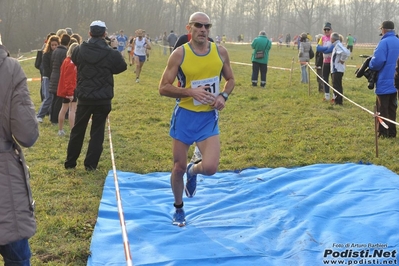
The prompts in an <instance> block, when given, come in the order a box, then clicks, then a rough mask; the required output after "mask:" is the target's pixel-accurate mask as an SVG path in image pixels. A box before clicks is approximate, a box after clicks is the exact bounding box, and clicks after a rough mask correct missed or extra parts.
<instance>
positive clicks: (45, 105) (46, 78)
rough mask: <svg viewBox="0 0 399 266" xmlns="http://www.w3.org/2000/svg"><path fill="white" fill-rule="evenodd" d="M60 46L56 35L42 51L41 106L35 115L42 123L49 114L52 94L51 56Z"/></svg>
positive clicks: (50, 38) (51, 37)
mask: <svg viewBox="0 0 399 266" xmlns="http://www.w3.org/2000/svg"><path fill="white" fill-rule="evenodd" d="M59 45H60V38H59V37H58V36H57V35H52V36H50V37H49V39H48V41H47V43H46V47H45V48H44V50H43V59H42V64H43V77H42V94H43V96H44V98H43V101H42V104H41V105H40V108H39V111H38V113H37V121H39V123H42V122H43V118H44V117H45V116H46V114H48V113H49V112H50V109H51V104H52V102H53V98H54V94H53V93H50V91H49V86H50V76H51V70H52V69H51V55H52V54H53V51H54V50H55V49H56V48H57V47H58V46H59Z"/></svg>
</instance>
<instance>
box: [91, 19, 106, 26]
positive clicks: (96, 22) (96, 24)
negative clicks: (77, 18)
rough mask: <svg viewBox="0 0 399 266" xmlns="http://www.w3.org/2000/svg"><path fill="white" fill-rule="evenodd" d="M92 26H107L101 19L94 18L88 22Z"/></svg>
mask: <svg viewBox="0 0 399 266" xmlns="http://www.w3.org/2000/svg"><path fill="white" fill-rule="evenodd" d="M92 26H98V27H101V28H107V26H105V22H103V21H101V20H95V21H93V22H92V23H91V24H90V27H92Z"/></svg>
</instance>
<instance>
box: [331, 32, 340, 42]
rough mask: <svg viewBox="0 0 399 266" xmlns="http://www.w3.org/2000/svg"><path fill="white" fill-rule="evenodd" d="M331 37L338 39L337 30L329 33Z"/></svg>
mask: <svg viewBox="0 0 399 266" xmlns="http://www.w3.org/2000/svg"><path fill="white" fill-rule="evenodd" d="M331 39H334V40H339V39H340V38H339V34H338V32H333V33H332V34H331Z"/></svg>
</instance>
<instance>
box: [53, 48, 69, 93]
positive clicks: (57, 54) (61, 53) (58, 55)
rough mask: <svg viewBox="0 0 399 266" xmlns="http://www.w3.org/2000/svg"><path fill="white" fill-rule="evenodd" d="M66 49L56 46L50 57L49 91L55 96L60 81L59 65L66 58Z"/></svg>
mask: <svg viewBox="0 0 399 266" xmlns="http://www.w3.org/2000/svg"><path fill="white" fill-rule="evenodd" d="M66 53H67V48H66V47H65V46H63V45H58V46H57V48H55V50H54V51H53V54H52V55H51V61H50V68H51V76H50V83H49V84H50V85H49V91H50V93H52V94H57V89H58V81H59V80H60V72H61V65H62V62H64V59H65V57H66Z"/></svg>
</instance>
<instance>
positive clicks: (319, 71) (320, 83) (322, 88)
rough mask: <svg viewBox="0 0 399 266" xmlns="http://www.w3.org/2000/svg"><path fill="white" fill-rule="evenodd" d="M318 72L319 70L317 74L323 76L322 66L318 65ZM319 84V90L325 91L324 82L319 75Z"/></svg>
mask: <svg viewBox="0 0 399 266" xmlns="http://www.w3.org/2000/svg"><path fill="white" fill-rule="evenodd" d="M316 72H317V75H319V76H320V77H323V70H322V67H317V69H316ZM317 84H318V85H319V92H324V82H323V81H322V80H321V78H319V77H317Z"/></svg>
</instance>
